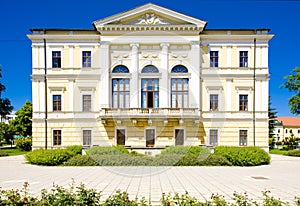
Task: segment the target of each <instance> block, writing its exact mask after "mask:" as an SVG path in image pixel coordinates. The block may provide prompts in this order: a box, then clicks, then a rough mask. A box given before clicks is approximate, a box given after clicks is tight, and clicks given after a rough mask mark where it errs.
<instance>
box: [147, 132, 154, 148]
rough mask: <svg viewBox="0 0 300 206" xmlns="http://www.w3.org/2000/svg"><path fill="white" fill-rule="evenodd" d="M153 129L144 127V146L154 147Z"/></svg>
mask: <svg viewBox="0 0 300 206" xmlns="http://www.w3.org/2000/svg"><path fill="white" fill-rule="evenodd" d="M154 145H155V129H146V147H154Z"/></svg>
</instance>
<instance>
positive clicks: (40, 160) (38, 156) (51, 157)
mask: <svg viewBox="0 0 300 206" xmlns="http://www.w3.org/2000/svg"><path fill="white" fill-rule="evenodd" d="M72 156H74V153H73V152H71V151H70V150H67V149H53V150H44V149H38V150H34V151H32V152H29V153H27V154H26V155H25V157H26V160H27V161H28V162H29V163H31V164H35V165H47V166H56V165H60V164H62V163H64V162H65V161H67V160H68V159H70V158H71V157H72Z"/></svg>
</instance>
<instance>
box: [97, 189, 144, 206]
mask: <svg viewBox="0 0 300 206" xmlns="http://www.w3.org/2000/svg"><path fill="white" fill-rule="evenodd" d="M101 205H102V206H113V205H122V206H147V205H149V204H148V203H147V201H146V200H145V198H142V199H141V200H140V201H139V200H138V198H135V199H134V200H130V199H129V195H128V193H127V192H121V191H120V190H117V191H116V193H115V194H113V195H111V196H109V197H108V198H107V199H106V200H105V201H104V202H103V203H102V204H101Z"/></svg>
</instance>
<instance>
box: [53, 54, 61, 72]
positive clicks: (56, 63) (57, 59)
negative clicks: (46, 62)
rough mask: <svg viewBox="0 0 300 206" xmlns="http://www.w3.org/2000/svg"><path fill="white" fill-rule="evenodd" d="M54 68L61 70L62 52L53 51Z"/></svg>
mask: <svg viewBox="0 0 300 206" xmlns="http://www.w3.org/2000/svg"><path fill="white" fill-rule="evenodd" d="M52 68H61V52H60V51H52Z"/></svg>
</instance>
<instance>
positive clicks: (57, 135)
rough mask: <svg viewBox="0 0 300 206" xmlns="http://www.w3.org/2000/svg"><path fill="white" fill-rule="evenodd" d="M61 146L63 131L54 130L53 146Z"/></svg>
mask: <svg viewBox="0 0 300 206" xmlns="http://www.w3.org/2000/svg"><path fill="white" fill-rule="evenodd" d="M60 145H61V130H53V146H60Z"/></svg>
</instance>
